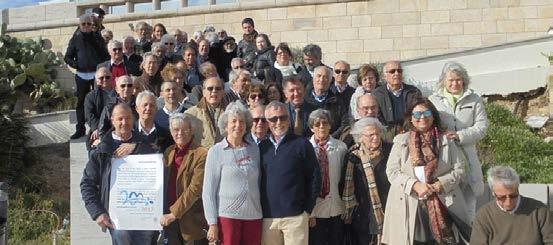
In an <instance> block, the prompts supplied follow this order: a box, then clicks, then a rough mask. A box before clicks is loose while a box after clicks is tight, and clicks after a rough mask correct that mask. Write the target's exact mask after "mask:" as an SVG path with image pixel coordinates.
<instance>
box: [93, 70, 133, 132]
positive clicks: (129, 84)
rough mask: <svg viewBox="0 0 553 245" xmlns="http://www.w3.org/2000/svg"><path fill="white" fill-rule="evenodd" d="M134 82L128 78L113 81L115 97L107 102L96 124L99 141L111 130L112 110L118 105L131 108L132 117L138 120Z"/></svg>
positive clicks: (123, 77)
mask: <svg viewBox="0 0 553 245" xmlns="http://www.w3.org/2000/svg"><path fill="white" fill-rule="evenodd" d="M134 85H135V84H134V82H133V80H132V79H131V78H130V77H129V76H126V75H125V76H122V77H119V78H117V80H115V92H117V96H114V97H110V100H109V102H108V103H107V104H106V106H105V107H104V109H103V110H102V114H101V115H100V122H99V123H98V131H99V134H100V139H101V138H103V136H104V135H106V134H107V133H108V132H109V131H110V130H111V129H112V126H111V123H110V122H111V120H112V119H111V116H112V111H113V108H115V106H116V105H118V104H126V105H128V106H129V107H130V108H132V112H133V115H134V116H135V118H138V114H137V113H136V105H135V98H134V96H133V88H134Z"/></svg>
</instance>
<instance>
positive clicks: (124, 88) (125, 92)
mask: <svg viewBox="0 0 553 245" xmlns="http://www.w3.org/2000/svg"><path fill="white" fill-rule="evenodd" d="M133 86H134V84H133V82H132V81H131V80H130V79H129V80H126V81H123V82H120V83H118V84H117V87H116V88H115V92H117V95H119V97H121V98H122V99H124V100H128V99H130V98H131V97H132V95H133V92H134V89H133Z"/></svg>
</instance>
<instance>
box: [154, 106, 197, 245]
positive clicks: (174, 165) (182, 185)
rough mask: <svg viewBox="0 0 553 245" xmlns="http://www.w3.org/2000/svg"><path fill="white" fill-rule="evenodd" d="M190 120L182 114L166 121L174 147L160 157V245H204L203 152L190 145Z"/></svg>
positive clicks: (192, 127) (192, 130)
mask: <svg viewBox="0 0 553 245" xmlns="http://www.w3.org/2000/svg"><path fill="white" fill-rule="evenodd" d="M192 120H193V119H192V117H191V116H189V115H186V114H182V113H176V114H173V115H171V117H170V118H169V124H170V130H171V136H172V137H173V140H174V141H175V144H174V145H172V146H169V148H167V150H166V151H165V154H164V155H163V161H164V165H165V177H164V179H165V180H166V181H165V188H164V189H165V200H166V203H165V208H164V210H165V211H164V213H165V214H164V215H163V216H162V217H161V219H160V223H161V225H162V226H163V227H164V228H163V230H164V239H165V240H166V241H167V243H164V244H175V245H176V244H184V241H187V243H188V242H192V243H194V242H199V243H200V244H202V243H203V244H207V241H206V239H205V237H206V235H205V232H204V231H203V230H204V229H206V228H207V224H206V222H205V220H204V217H203V216H204V212H203V207H202V201H201V200H200V199H201V197H202V183H203V179H204V167H205V161H206V157H207V149H205V148H203V147H201V146H199V145H198V144H197V143H196V142H195V141H194V131H195V130H196V129H197V128H196V127H195V124H194V123H193V121H192ZM181 173H182V174H181Z"/></svg>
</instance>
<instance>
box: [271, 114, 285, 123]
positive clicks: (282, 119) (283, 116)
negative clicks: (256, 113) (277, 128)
mask: <svg viewBox="0 0 553 245" xmlns="http://www.w3.org/2000/svg"><path fill="white" fill-rule="evenodd" d="M267 120H268V121H269V122H272V123H276V122H277V121H279V120H280V121H281V122H284V121H288V115H282V116H274V117H270V118H267Z"/></svg>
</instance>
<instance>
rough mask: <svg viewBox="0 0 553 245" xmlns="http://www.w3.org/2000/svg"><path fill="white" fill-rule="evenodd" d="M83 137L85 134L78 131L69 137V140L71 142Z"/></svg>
mask: <svg viewBox="0 0 553 245" xmlns="http://www.w3.org/2000/svg"><path fill="white" fill-rule="evenodd" d="M84 135H85V132H84V131H80V130H78V131H77V132H75V133H74V134H73V135H71V139H72V140H76V139H78V138H81V137H83V136H84Z"/></svg>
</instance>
